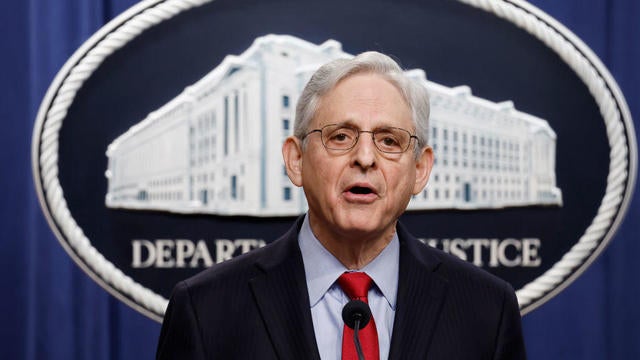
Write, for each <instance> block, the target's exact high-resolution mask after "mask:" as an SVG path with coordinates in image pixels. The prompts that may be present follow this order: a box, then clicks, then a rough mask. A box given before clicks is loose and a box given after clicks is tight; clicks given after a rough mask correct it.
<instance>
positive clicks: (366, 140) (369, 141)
mask: <svg viewBox="0 0 640 360" xmlns="http://www.w3.org/2000/svg"><path fill="white" fill-rule="evenodd" d="M377 156H378V150H377V149H376V145H375V143H374V141H373V136H372V133H371V132H370V131H360V135H359V137H358V142H357V143H356V146H355V148H354V149H353V165H354V166H359V167H362V168H363V169H368V168H370V167H375V166H376V161H377Z"/></svg>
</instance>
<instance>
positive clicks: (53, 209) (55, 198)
mask: <svg viewBox="0 0 640 360" xmlns="http://www.w3.org/2000/svg"><path fill="white" fill-rule="evenodd" d="M340 4H341V5H340V6H339V7H338V8H339V9H340V11H335V10H333V9H334V8H333V7H332V6H327V4H326V2H325V3H322V4H315V3H311V4H301V3H288V4H286V6H285V5H283V4H281V3H273V4H265V3H259V4H255V5H252V6H244V5H240V4H238V3H236V2H229V1H189V2H185V1H180V0H166V1H146V2H143V3H141V4H139V5H137V6H135V7H133V8H131V9H130V10H129V11H127V12H125V13H124V14H122V15H121V16H119V17H118V18H116V19H115V20H113V21H112V22H110V23H109V24H107V25H106V26H105V27H104V28H102V29H101V30H100V31H98V32H97V33H96V34H95V35H94V36H93V37H91V38H90V39H89V40H88V41H87V42H86V43H85V44H84V45H83V46H82V47H81V48H80V49H78V50H77V51H76V53H75V54H74V55H73V56H72V57H71V58H70V59H69V60H68V62H67V63H66V64H65V66H64V67H63V68H62V70H60V72H59V74H58V76H57V77H56V79H55V80H54V82H53V83H52V84H51V86H50V88H49V91H48V92H47V94H46V96H45V98H44V100H43V102H42V105H41V107H40V111H39V113H38V118H37V122H36V125H35V129H34V137H33V170H34V178H35V184H36V188H37V193H38V195H39V197H40V199H41V204H42V208H43V211H44V213H45V215H46V216H47V219H48V221H49V224H50V226H51V228H52V230H53V231H54V232H55V233H56V235H57V237H58V239H59V240H60V242H61V244H62V245H63V247H64V248H65V250H66V251H67V252H68V253H69V255H70V256H71V257H72V258H73V259H74V260H75V261H76V263H78V265H79V266H80V267H81V268H82V269H83V270H84V271H85V272H87V273H88V274H89V275H90V276H91V277H92V278H93V279H96V281H97V282H98V283H99V284H100V285H101V286H102V287H103V288H105V289H106V290H107V291H109V292H110V293H111V294H113V295H114V296H116V297H117V298H119V299H120V300H122V301H124V302H125V303H127V304H128V305H130V306H132V307H133V308H135V309H137V310H138V311H140V312H142V313H143V314H145V315H147V316H149V317H151V318H153V319H155V320H161V319H162V316H163V314H164V311H165V307H166V305H167V298H168V296H169V294H170V291H171V289H172V287H173V285H174V284H175V283H177V282H178V281H179V280H182V279H184V278H187V277H189V276H191V275H193V274H195V273H197V272H199V271H201V270H203V269H204V268H205V267H208V266H211V265H213V264H215V263H219V262H221V261H224V260H226V259H229V258H231V257H234V256H237V255H239V254H241V253H244V252H247V251H251V250H252V249H254V248H257V247H260V246H264V245H265V244H267V243H269V242H271V241H273V240H275V239H276V238H278V237H279V235H281V234H282V233H284V232H285V231H286V230H287V229H288V228H289V227H290V226H291V224H292V223H293V220H294V219H295V218H296V217H297V216H299V215H300V214H302V213H304V212H305V210H306V200H305V198H304V194H303V193H302V191H301V190H300V189H298V188H296V187H294V186H293V185H292V184H291V183H290V182H289V180H288V178H287V176H286V173H285V172H284V170H283V164H282V159H281V155H280V146H281V144H282V141H283V139H284V138H286V137H287V136H289V135H291V134H292V130H293V121H294V109H295V104H296V102H297V99H298V96H299V94H300V92H301V90H302V88H303V86H304V84H305V82H306V81H307V80H308V78H309V77H310V75H311V74H312V73H313V71H314V70H315V69H316V68H317V67H318V66H319V65H321V64H323V63H325V62H327V61H329V60H332V59H336V58H339V57H349V56H353V55H354V54H357V53H360V52H362V51H366V50H378V51H381V52H384V53H387V54H390V55H392V56H394V57H396V58H397V59H399V61H400V63H401V64H402V66H403V67H404V68H405V69H407V70H406V71H407V73H408V74H409V75H410V76H411V77H413V78H414V79H415V80H416V81H418V82H420V83H421V84H423V86H425V87H427V89H428V90H429V92H430V95H431V102H432V104H431V106H432V114H431V124H430V127H431V134H430V142H431V146H432V147H433V148H434V151H435V156H436V164H435V166H434V169H433V173H432V176H431V179H430V182H429V184H428V185H427V187H426V188H425V190H424V191H423V192H422V193H420V194H418V195H416V196H415V197H414V198H413V199H412V200H411V203H410V205H409V208H408V210H407V212H406V213H405V214H404V215H403V216H402V218H401V221H402V222H403V223H405V225H407V227H408V228H409V229H410V230H411V232H412V233H413V234H414V235H416V236H417V237H419V238H420V239H422V240H423V241H424V243H426V244H427V245H429V246H434V247H437V248H439V249H442V250H443V251H445V252H449V253H452V254H454V255H456V256H459V257H461V258H463V259H465V260H467V261H469V262H472V263H474V264H475V265H477V266H479V267H482V268H485V269H486V270H487V271H489V272H492V273H494V274H495V275H497V276H500V277H502V278H504V279H505V280H507V281H509V282H510V283H511V284H512V285H513V287H514V288H515V289H516V293H517V295H518V300H519V302H520V306H521V310H522V312H523V313H527V312H529V311H531V310H533V309H535V308H536V307H538V306H540V305H541V304H543V303H544V302H545V301H547V300H548V299H550V298H551V297H553V296H554V295H555V294H557V293H558V292H559V291H561V290H562V289H563V288H564V287H566V286H567V285H568V284H569V283H570V282H571V281H573V280H574V279H575V278H576V277H577V276H579V275H580V274H581V273H582V272H583V271H584V270H585V269H586V267H587V266H588V265H589V264H590V263H591V262H592V261H593V260H594V259H595V257H597V256H598V254H599V253H600V252H601V251H602V250H603V248H604V247H605V246H606V245H607V243H608V242H609V241H610V240H611V238H612V236H613V234H614V233H615V231H616V229H617V227H618V225H619V223H620V221H621V219H622V218H623V216H624V214H625V211H626V210H627V206H628V203H629V201H630V199H631V193H632V189H633V188H634V184H635V174H636V171H637V169H636V167H637V158H636V148H637V146H636V140H635V134H634V132H633V126H632V122H631V118H630V114H629V110H628V108H627V105H626V103H625V100H624V98H623V96H622V94H621V92H620V90H619V88H618V86H617V84H616V83H615V81H614V80H613V78H612V77H611V75H610V74H609V72H608V71H607V70H606V69H605V68H604V66H603V65H602V64H601V63H600V61H599V60H598V59H597V58H596V57H595V55H593V53H592V52H591V51H590V50H589V49H588V48H587V47H586V46H585V45H584V44H583V43H582V42H581V41H580V40H579V39H577V38H576V37H575V35H573V34H571V33H570V32H568V30H566V29H565V28H564V27H562V26H561V25H559V24H557V23H556V22H555V21H553V20H552V19H551V18H550V17H549V16H548V15H546V14H544V13H542V12H541V11H540V10H538V9H536V8H534V7H532V6H530V5H527V4H521V3H520V2H515V3H509V2H503V1H494V2H492V1H471V0H461V1H458V2H453V1H431V2H428V3H423V2H419V1H416V2H411V3H406V2H405V3H402V4H399V3H392V2H389V3H387V2H377V3H369V2H367V3H366V6H367V9H368V12H367V15H366V16H364V15H362V14H361V13H360V9H361V8H362V6H365V5H363V2H360V1H355V2H350V3H348V4H343V3H340ZM353 19H358V22H357V23H355V24H354V22H353ZM379 19H385V25H384V26H382V27H381V26H380V22H379Z"/></svg>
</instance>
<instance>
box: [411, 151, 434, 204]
mask: <svg viewBox="0 0 640 360" xmlns="http://www.w3.org/2000/svg"><path fill="white" fill-rule="evenodd" d="M432 168H433V149H431V147H430V146H425V147H424V148H423V149H422V152H421V153H420V156H419V157H418V159H417V160H416V182H415V184H414V185H413V194H414V195H416V194H418V193H420V192H421V191H422V189H424V187H425V186H427V182H428V181H429V175H430V174H431V169H432Z"/></svg>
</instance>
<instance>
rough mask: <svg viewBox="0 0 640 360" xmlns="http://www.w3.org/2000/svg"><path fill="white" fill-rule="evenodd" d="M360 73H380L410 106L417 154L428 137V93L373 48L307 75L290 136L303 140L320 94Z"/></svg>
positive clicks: (325, 65)
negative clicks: (292, 133) (307, 80)
mask: <svg viewBox="0 0 640 360" xmlns="http://www.w3.org/2000/svg"><path fill="white" fill-rule="evenodd" d="M362 73H371V74H377V75H380V76H382V77H383V78H384V79H386V80H387V81H389V82H390V83H391V84H393V85H394V86H395V87H396V88H397V89H398V90H399V91H400V94H401V95H402V97H403V98H404V100H405V101H406V103H407V105H409V108H410V109H411V113H412V120H413V124H414V126H415V128H416V136H417V138H418V141H417V142H418V146H416V149H415V154H416V156H418V155H419V154H420V150H421V149H422V148H423V147H425V146H426V145H427V144H428V140H429V95H428V93H427V89H426V88H425V87H424V86H423V85H422V84H419V83H417V82H416V81H414V80H412V79H411V78H409V77H408V76H407V75H406V74H405V73H404V71H403V70H402V68H401V67H400V66H399V65H398V63H396V62H395V61H394V60H393V59H391V58H390V57H389V56H387V55H384V54H381V53H379V52H375V51H368V52H364V53H361V54H359V55H358V56H356V57H354V58H352V59H337V60H333V61H331V62H328V63H326V64H324V65H322V66H321V67H320V68H319V69H318V70H317V71H316V72H315V73H314V74H313V76H311V79H310V80H309V82H308V83H307V85H306V86H305V88H304V90H303V91H302V94H301V95H300V99H299V100H298V105H297V106H296V120H295V125H294V129H293V131H294V135H295V136H296V137H298V138H299V139H304V137H305V135H306V134H307V132H309V124H310V123H311V120H312V119H313V117H314V116H315V113H316V111H317V110H318V106H319V105H320V100H321V99H322V97H323V96H324V95H325V94H327V93H328V92H329V91H331V90H332V89H333V88H334V87H335V86H336V85H337V84H338V83H339V82H340V81H342V80H344V79H346V78H347V77H349V76H352V75H355V74H362Z"/></svg>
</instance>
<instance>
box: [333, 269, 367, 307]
mask: <svg viewBox="0 0 640 360" xmlns="http://www.w3.org/2000/svg"><path fill="white" fill-rule="evenodd" d="M371 283H373V280H372V279H371V278H370V277H369V275H367V274H365V273H363V272H346V273H343V274H342V275H340V277H339V278H338V284H339V285H340V287H341V288H342V291H344V293H345V294H347V296H348V297H349V298H350V299H352V300H354V299H357V300H361V301H364V302H368V301H367V293H368V292H369V288H371Z"/></svg>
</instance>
